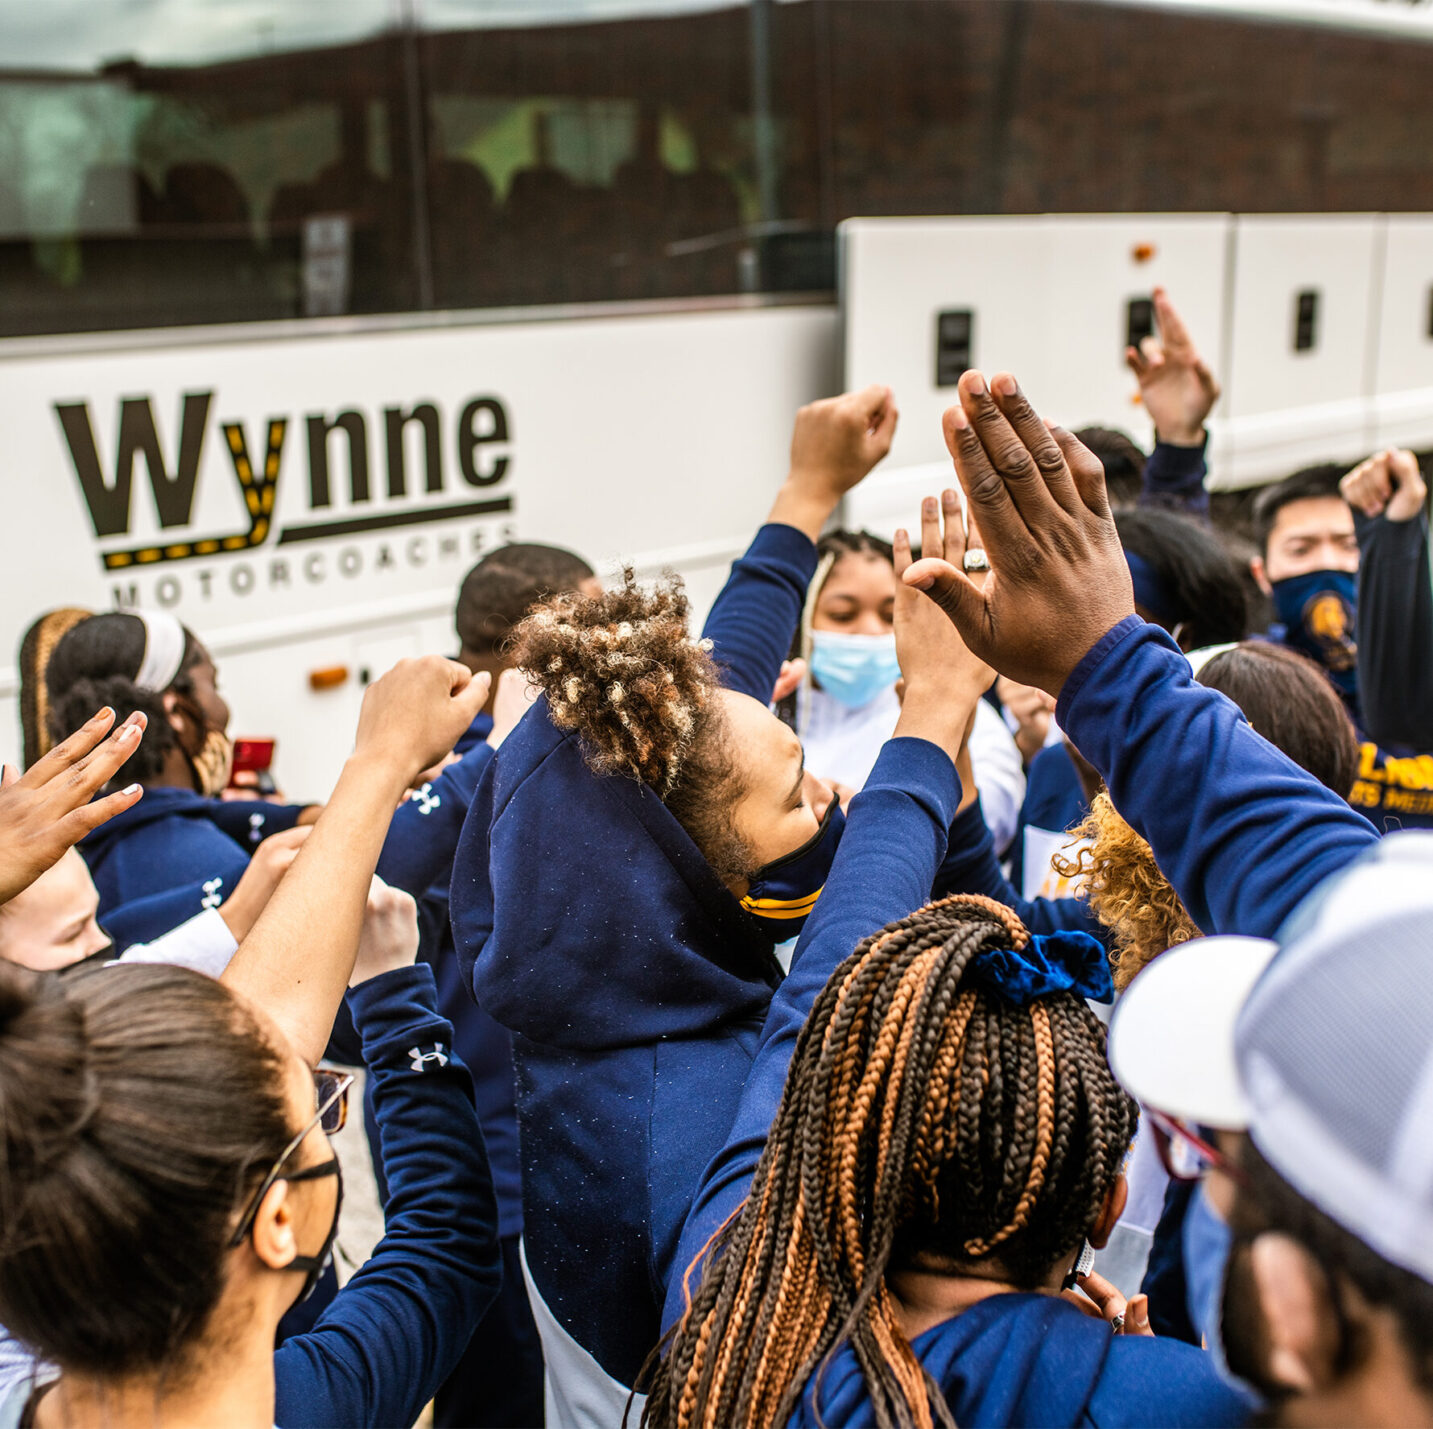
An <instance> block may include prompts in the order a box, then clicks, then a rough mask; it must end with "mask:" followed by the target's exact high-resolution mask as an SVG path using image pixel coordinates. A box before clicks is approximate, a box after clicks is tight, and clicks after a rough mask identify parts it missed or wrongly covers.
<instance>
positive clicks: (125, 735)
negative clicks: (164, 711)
mask: <svg viewBox="0 0 1433 1429" xmlns="http://www.w3.org/2000/svg"><path fill="white" fill-rule="evenodd" d="M143 732H144V731H143V730H141V729H140V727H139V726H138V725H137V724H127V725H125V726H124V728H123V729H121V730H120V732H119V734H118V735H117V736H116V738H117V739H118V740H119V742H120V743H121V744H135V743H137V742H138V740H139V736H140V735H141V734H142V733H143Z"/></svg>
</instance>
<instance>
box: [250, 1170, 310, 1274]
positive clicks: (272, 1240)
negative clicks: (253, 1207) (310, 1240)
mask: <svg viewBox="0 0 1433 1429" xmlns="http://www.w3.org/2000/svg"><path fill="white" fill-rule="evenodd" d="M294 1218H295V1210H294V1204H293V1200H292V1198H291V1197H290V1196H289V1183H288V1182H287V1181H275V1182H274V1184H273V1185H272V1186H270V1187H269V1189H268V1190H267V1191H265V1192H264V1198H263V1200H261V1201H260V1202H259V1210H258V1214H257V1215H256V1216H255V1217H254V1227H253V1230H252V1231H251V1232H250V1235H249V1242H250V1244H251V1245H252V1246H253V1247H254V1254H255V1255H257V1256H258V1257H259V1259H260V1260H261V1261H262V1262H263V1263H264V1264H265V1265H266V1266H268V1268H269V1269H270V1270H283V1269H284V1268H285V1267H286V1266H287V1265H288V1264H289V1262H290V1261H291V1260H293V1258H294V1256H296V1255H297V1254H298V1253H299V1246H298V1239H297V1236H296V1234H295V1219H294Z"/></svg>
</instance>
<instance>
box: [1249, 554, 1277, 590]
mask: <svg viewBox="0 0 1433 1429" xmlns="http://www.w3.org/2000/svg"><path fill="white" fill-rule="evenodd" d="M1249 574H1250V575H1251V576H1253V577H1254V584H1255V585H1256V586H1258V587H1259V589H1260V590H1261V591H1263V592H1264V594H1265V595H1267V596H1272V595H1273V594H1274V587H1273V586H1272V585H1271V584H1270V583H1269V573H1268V571H1266V570H1265V569H1264V558H1263V556H1250V557H1249Z"/></svg>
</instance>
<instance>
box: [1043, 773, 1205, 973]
mask: <svg viewBox="0 0 1433 1429" xmlns="http://www.w3.org/2000/svg"><path fill="white" fill-rule="evenodd" d="M1070 832H1071V835H1072V837H1074V838H1077V839H1083V840H1088V842H1087V843H1084V844H1081V845H1076V846H1074V851H1073V856H1071V857H1066V856H1064V855H1063V854H1056V855H1055V857H1054V859H1053V860H1052V862H1053V864H1054V867H1055V871H1056V872H1057V873H1059V874H1060V875H1061V876H1062V877H1065V878H1083V879H1085V880H1086V882H1085V887H1084V890H1083V892H1082V893H1081V895H1080V896H1081V897H1082V898H1088V899H1089V902H1090V909H1091V911H1092V912H1093V913H1094V915H1095V917H1096V918H1098V919H1099V920H1100V922H1101V923H1103V924H1104V925H1105V927H1106V928H1108V929H1109V930H1110V935H1111V939H1112V946H1111V948H1110V968H1111V970H1112V972H1113V973H1114V980H1115V990H1116V991H1117V992H1123V991H1124V990H1125V988H1127V987H1128V986H1129V984H1130V981H1131V980H1132V979H1133V977H1134V975H1135V974H1136V973H1137V972H1138V971H1139V970H1140V969H1141V968H1142V967H1144V965H1145V964H1146V963H1149V962H1151V961H1153V960H1154V959H1155V958H1157V957H1158V956H1159V955H1160V954H1161V953H1162V952H1164V951H1166V950H1167V949H1169V948H1172V947H1174V945H1175V944H1176V943H1187V942H1188V941H1189V939H1190V938H1197V937H1199V929H1198V928H1197V927H1196V926H1195V924H1194V920H1193V919H1192V918H1191V917H1190V916H1189V914H1188V912H1187V911H1186V910H1185V907H1184V904H1183V903H1181V902H1180V901H1179V894H1177V893H1176V892H1175V891H1174V889H1173V888H1172V887H1171V886H1170V883H1169V880H1168V879H1166V878H1165V876H1164V874H1162V873H1161V872H1160V871H1159V865H1158V864H1157V863H1156V862H1155V861H1154V850H1153V849H1152V848H1150V846H1149V845H1148V844H1147V843H1146V842H1145V841H1144V840H1143V839H1142V838H1140V836H1139V835H1138V834H1137V833H1135V831H1134V830H1133V829H1132V828H1130V826H1129V825H1128V824H1127V823H1125V821H1124V820H1123V819H1122V818H1121V817H1120V814H1119V811H1118V810H1117V809H1116V808H1115V806H1114V805H1113V804H1112V803H1111V802H1110V796H1109V795H1108V794H1106V793H1099V794H1096V795H1095V799H1094V802H1093V803H1092V804H1091V805H1090V812H1089V814H1088V815H1087V816H1086V818H1085V821H1084V823H1082V824H1081V825H1080V826H1079V827H1078V828H1075V829H1072V830H1071V831H1070Z"/></svg>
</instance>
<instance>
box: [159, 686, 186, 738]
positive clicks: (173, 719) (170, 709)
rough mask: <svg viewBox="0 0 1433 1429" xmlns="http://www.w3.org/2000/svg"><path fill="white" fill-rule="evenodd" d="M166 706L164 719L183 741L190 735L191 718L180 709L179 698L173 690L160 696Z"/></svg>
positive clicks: (166, 691)
mask: <svg viewBox="0 0 1433 1429" xmlns="http://www.w3.org/2000/svg"><path fill="white" fill-rule="evenodd" d="M160 699H161V701H162V703H163V705H164V717H165V718H166V719H167V720H168V721H169V727H170V728H171V729H172V730H173V731H174V732H175V734H177V735H179V736H180V738H181V739H182V738H183V737H184V736H185V735H187V734H188V733H189V717H188V716H187V715H186V714H185V713H184V711H183V710H181V709H180V707H179V696H178V695H176V694H175V693H174V691H173V690H165V692H164V694H163V695H161V696H160Z"/></svg>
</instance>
